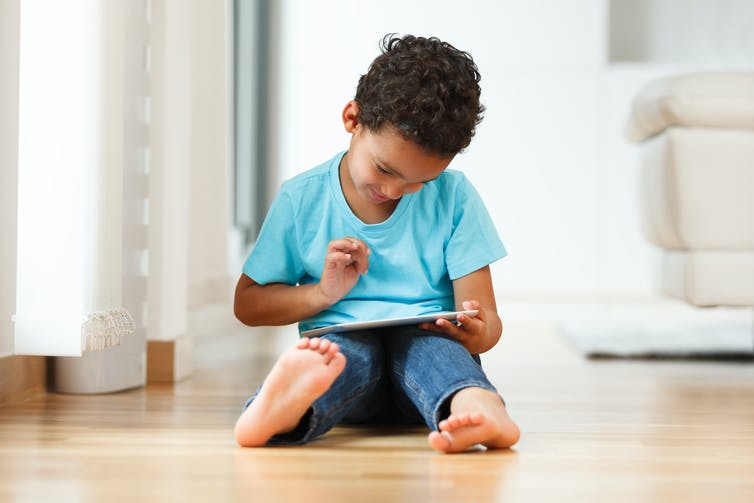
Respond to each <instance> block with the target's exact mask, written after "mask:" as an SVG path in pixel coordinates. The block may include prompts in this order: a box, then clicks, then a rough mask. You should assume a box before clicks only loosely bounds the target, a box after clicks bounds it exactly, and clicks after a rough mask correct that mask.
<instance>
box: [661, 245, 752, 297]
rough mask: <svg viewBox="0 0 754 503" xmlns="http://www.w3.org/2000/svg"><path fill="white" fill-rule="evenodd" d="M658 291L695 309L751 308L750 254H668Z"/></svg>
mask: <svg viewBox="0 0 754 503" xmlns="http://www.w3.org/2000/svg"><path fill="white" fill-rule="evenodd" d="M661 288H662V290H663V291H664V292H665V293H667V294H670V295H672V296H674V297H678V298H679V299H683V300H685V301H686V302H688V303H690V304H693V305H695V306H754V251H669V252H666V253H664V254H663V267H662V285H661Z"/></svg>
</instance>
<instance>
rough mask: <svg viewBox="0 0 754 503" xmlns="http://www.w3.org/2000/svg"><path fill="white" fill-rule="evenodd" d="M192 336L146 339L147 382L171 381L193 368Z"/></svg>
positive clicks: (181, 376)
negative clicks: (168, 339) (161, 339)
mask: <svg viewBox="0 0 754 503" xmlns="http://www.w3.org/2000/svg"><path fill="white" fill-rule="evenodd" d="M193 355H194V338H193V337H190V336H183V337H179V338H177V339H174V340H170V341H155V340H153V341H147V384H157V383H163V384H164V383H173V382H177V381H180V380H181V379H184V378H185V377H187V376H189V375H190V374H191V371H192V370H193Z"/></svg>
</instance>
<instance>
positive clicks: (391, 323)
mask: <svg viewBox="0 0 754 503" xmlns="http://www.w3.org/2000/svg"><path fill="white" fill-rule="evenodd" d="M478 312H479V311H478V310H476V309H474V310H471V311H449V312H442V313H432V314H423V315H421V316H407V317H404V318H385V319H382V320H372V321H354V322H350V323H339V324H337V325H330V326H329V327H321V328H314V329H312V330H304V331H303V332H301V335H302V336H304V337H317V336H320V335H325V334H335V333H340V332H352V331H354V330H368V329H371V328H384V327H395V326H398V325H418V324H419V323H426V322H432V321H436V320H439V319H440V318H442V319H445V320H455V319H456V318H457V317H458V315H459V314H465V315H466V316H470V317H472V318H473V317H474V316H476V315H477V313H478Z"/></svg>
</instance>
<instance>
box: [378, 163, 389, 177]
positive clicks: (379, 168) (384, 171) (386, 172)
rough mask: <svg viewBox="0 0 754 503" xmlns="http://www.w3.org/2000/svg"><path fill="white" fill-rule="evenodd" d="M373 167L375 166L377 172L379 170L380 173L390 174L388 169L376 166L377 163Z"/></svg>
mask: <svg viewBox="0 0 754 503" xmlns="http://www.w3.org/2000/svg"><path fill="white" fill-rule="evenodd" d="M375 168H377V171H379V172H380V173H382V174H383V175H389V174H390V171H388V170H386V169H383V168H381V167H380V166H377V165H375Z"/></svg>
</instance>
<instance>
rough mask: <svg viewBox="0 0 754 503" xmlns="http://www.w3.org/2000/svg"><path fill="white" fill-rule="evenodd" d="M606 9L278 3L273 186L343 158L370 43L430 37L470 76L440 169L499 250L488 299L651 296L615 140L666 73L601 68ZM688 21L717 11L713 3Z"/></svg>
mask: <svg viewBox="0 0 754 503" xmlns="http://www.w3.org/2000/svg"><path fill="white" fill-rule="evenodd" d="M696 3H697V4H698V3H699V2H696ZM609 5H610V2H609V1H608V0H572V1H569V2H563V1H561V0H530V1H526V0H477V1H474V2H467V3H466V4H463V5H461V4H459V3H458V2H456V1H453V0H415V1H412V2H401V1H398V0H382V1H376V0H369V1H367V0H365V1H360V2H352V1H349V0H328V1H319V2H308V1H306V0H283V1H282V2H279V12H278V16H279V17H278V22H279V24H280V26H279V32H278V43H279V45H278V54H277V65H278V67H277V72H278V73H277V76H278V77H277V78H278V79H279V80H278V82H277V83H276V85H274V86H273V89H277V93H276V94H275V95H274V96H273V97H272V98H271V99H272V101H273V103H277V104H278V113H277V114H275V117H274V123H273V125H272V127H274V131H275V134H274V135H273V136H274V138H275V140H274V147H273V155H272V159H273V168H274V169H276V170H277V174H278V178H277V179H276V180H274V182H273V184H274V186H275V187H277V184H279V183H280V181H282V180H283V179H286V178H289V177H290V176H292V175H293V174H295V173H298V172H301V171H303V170H305V169H308V168H310V167H312V166H314V165H316V164H318V163H319V162H321V161H323V160H325V159H327V158H329V157H330V156H332V155H333V154H334V153H335V152H336V151H339V150H342V149H345V148H347V145H348V137H347V135H346V133H345V132H344V131H343V128H342V124H341V122H340V112H341V110H342V107H343V106H344V104H345V103H346V101H347V100H349V99H351V98H352V97H353V95H354V92H355V88H356V84H357V80H358V78H359V76H360V75H361V74H363V73H365V72H366V70H367V67H368V65H369V63H370V62H371V60H372V59H373V58H374V57H375V56H377V55H378V53H379V52H378V47H377V44H378V42H379V40H380V39H381V37H382V36H383V35H385V34H386V33H388V32H398V33H413V34H416V35H434V36H438V37H439V38H441V39H443V40H446V41H448V42H450V43H452V44H453V45H455V46H456V47H458V48H460V49H463V50H467V51H469V52H470V53H471V54H472V55H473V56H474V58H475V60H476V62H477V64H478V66H479V69H480V72H481V74H482V82H481V85H482V101H483V103H484V104H485V105H486V107H487V113H486V117H485V119H484V121H483V122H482V124H481V125H480V126H479V128H478V133H477V136H476V138H475V139H474V140H473V142H472V144H471V146H470V147H469V149H468V150H467V151H466V152H465V153H463V154H461V155H460V156H459V157H458V158H457V159H456V160H455V161H454V162H453V164H452V165H451V167H453V168H456V169H461V170H463V171H464V172H466V173H467V175H468V176H469V178H470V179H471V180H472V181H473V182H474V183H475V185H476V186H477V188H478V189H479V191H480V192H481V194H482V196H483V198H484V199H485V201H486V203H487V205H488V208H489V210H490V212H491V213H492V216H493V219H494V220H495V222H496V223H497V226H498V229H499V231H500V234H501V236H502V238H503V241H504V242H505V243H506V246H507V247H508V249H509V253H510V256H509V257H508V258H506V259H504V260H503V261H501V262H499V263H498V264H497V265H496V266H495V280H496V289H497V291H498V292H499V293H502V294H506V293H511V294H522V293H527V292H530V293H556V294H562V293H567V294H574V293H576V294H586V295H591V294H599V293H605V292H621V293H644V292H649V291H651V290H653V289H654V276H655V274H654V267H655V258H656V255H655V250H653V249H652V248H651V247H650V246H649V245H648V244H647V243H646V242H645V241H644V239H643V237H642V235H641V232H640V228H639V211H638V204H639V203H638V200H637V199H638V197H637V193H636V185H637V172H638V170H637V169H636V166H635V163H634V156H635V154H636V149H635V147H634V146H633V145H629V144H627V143H626V142H625V140H623V137H622V127H623V123H624V121H625V114H626V112H627V110H628V105H629V102H630V99H631V97H632V96H633V95H634V94H635V92H636V91H637V90H638V89H639V88H640V87H641V85H643V84H644V83H645V82H646V81H648V80H649V79H651V78H653V77H655V76H658V75H666V74H668V73H672V72H673V71H676V70H678V69H679V68H678V67H677V66H673V64H672V62H670V63H669V62H668V61H665V62H664V63H663V64H661V65H649V66H646V65H636V66H633V67H628V68H626V67H617V68H616V66H615V65H612V64H610V62H609V61H608V56H607V48H608V40H609V28H610V26H609V15H608V14H609V13H608V9H609ZM702 8H706V9H708V10H713V11H714V12H717V10H718V9H717V7H716V6H715V4H714V1H713V2H707V3H706V4H703V5H702ZM661 10H662V9H661ZM662 12H664V10H663V11H662ZM661 17H662V16H661ZM315 19H316V22H313V21H312V20H315ZM662 19H664V18H662ZM650 21H651V20H650ZM652 33H654V32H652ZM700 36H701V37H702V38H703V37H704V34H702V35H700ZM639 42H642V43H643V42H644V41H639ZM684 62H685V63H686V66H685V67H684V68H683V69H690V68H693V65H692V64H690V63H688V61H684Z"/></svg>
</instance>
